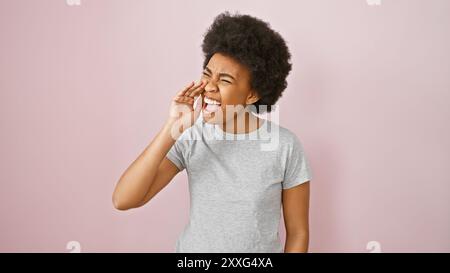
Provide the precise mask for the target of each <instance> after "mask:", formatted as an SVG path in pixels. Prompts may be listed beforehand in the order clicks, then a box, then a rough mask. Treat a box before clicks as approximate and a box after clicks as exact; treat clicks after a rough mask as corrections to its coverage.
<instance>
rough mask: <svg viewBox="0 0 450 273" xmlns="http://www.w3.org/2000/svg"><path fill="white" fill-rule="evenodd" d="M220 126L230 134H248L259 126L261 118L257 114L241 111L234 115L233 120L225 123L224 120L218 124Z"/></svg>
mask: <svg viewBox="0 0 450 273" xmlns="http://www.w3.org/2000/svg"><path fill="white" fill-rule="evenodd" d="M219 126H220V128H221V129H222V130H223V131H225V132H227V133H231V134H248V133H250V132H253V131H255V130H258V128H259V127H261V119H260V118H258V117H257V116H255V115H253V114H251V113H249V112H248V111H243V113H240V114H238V115H236V116H235V117H234V122H233V121H232V122H231V123H229V124H227V123H226V121H225V122H224V123H223V124H221V125H219Z"/></svg>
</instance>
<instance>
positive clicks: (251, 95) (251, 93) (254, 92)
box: [246, 90, 260, 104]
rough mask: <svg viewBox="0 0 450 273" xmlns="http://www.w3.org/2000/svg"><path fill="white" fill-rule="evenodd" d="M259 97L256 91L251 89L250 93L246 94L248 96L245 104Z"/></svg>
mask: <svg viewBox="0 0 450 273" xmlns="http://www.w3.org/2000/svg"><path fill="white" fill-rule="evenodd" d="M259 99H260V98H259V96H258V93H257V92H256V91H254V90H251V91H250V94H248V96H247V101H246V104H253V103H255V102H257V101H259Z"/></svg>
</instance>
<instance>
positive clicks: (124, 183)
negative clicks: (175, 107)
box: [113, 119, 175, 209]
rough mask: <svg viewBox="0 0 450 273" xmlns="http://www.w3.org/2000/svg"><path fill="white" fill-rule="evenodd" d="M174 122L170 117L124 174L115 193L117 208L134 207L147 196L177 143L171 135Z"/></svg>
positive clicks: (114, 198) (114, 199)
mask: <svg viewBox="0 0 450 273" xmlns="http://www.w3.org/2000/svg"><path fill="white" fill-rule="evenodd" d="M173 124H174V121H173V120H171V119H168V120H167V121H166V122H165V123H164V126H163V128H162V129H161V130H160V131H159V133H158V134H157V135H156V137H155V138H154V139H153V140H152V141H151V142H150V144H149V145H148V146H147V147H146V148H145V150H144V151H143V152H142V153H141V154H140V155H139V157H138V158H137V159H136V160H135V161H134V162H133V163H132V164H131V165H130V166H129V167H128V168H127V169H126V170H125V172H124V173H123V174H122V176H121V177H120V179H119V182H118V183H117V186H116V188H115V190H114V194H113V202H114V205H115V207H116V208H119V209H128V208H132V207H134V206H136V205H137V204H139V203H140V202H141V200H142V199H143V198H144V197H145V194H146V193H147V191H148V189H149V188H150V186H151V184H152V182H153V180H154V178H155V175H156V173H157V171H158V167H159V165H160V164H161V162H162V160H163V159H164V156H165V155H166V154H167V153H168V151H169V150H170V148H171V147H172V146H173V144H174V143H175V139H174V138H173V137H172V135H171V128H172V125H173Z"/></svg>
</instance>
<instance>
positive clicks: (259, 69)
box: [202, 11, 292, 114]
mask: <svg viewBox="0 0 450 273" xmlns="http://www.w3.org/2000/svg"><path fill="white" fill-rule="evenodd" d="M202 50H203V54H204V57H205V60H204V63H203V69H205V68H206V65H207V64H208V62H209V60H210V59H211V57H212V56H213V55H214V54H215V53H221V54H223V55H225V56H228V57H231V58H233V59H235V60H237V61H238V62H239V63H241V64H243V65H244V66H245V67H247V68H248V69H249V71H250V77H251V80H250V86H251V88H252V89H254V90H255V91H256V92H257V94H258V95H259V97H260V99H259V100H258V101H257V102H255V103H253V105H254V106H255V107H256V109H254V110H256V113H258V114H259V113H260V112H266V111H267V112H270V111H271V110H272V105H273V104H275V102H276V101H277V100H278V99H279V98H280V97H281V96H282V93H283V91H284V90H285V89H286V87H287V82H286V78H287V76H288V74H289V72H290V71H291V68H292V64H291V63H290V58H291V54H290V53H289V49H288V47H287V45H286V42H285V41H284V39H283V38H282V37H281V35H280V34H279V33H278V32H276V31H274V30H272V29H271V28H270V24H269V23H267V22H264V21H262V20H260V19H258V18H255V17H252V16H250V15H241V14H239V13H236V14H235V15H231V14H230V13H229V12H228V11H225V12H223V13H221V14H219V15H218V16H217V17H216V18H215V19H214V22H213V23H212V25H211V26H210V27H209V28H208V30H207V31H206V33H205V34H204V39H203V44H202ZM259 105H267V109H259V108H260V107H259ZM263 108H264V107H263ZM265 110H266V111H265Z"/></svg>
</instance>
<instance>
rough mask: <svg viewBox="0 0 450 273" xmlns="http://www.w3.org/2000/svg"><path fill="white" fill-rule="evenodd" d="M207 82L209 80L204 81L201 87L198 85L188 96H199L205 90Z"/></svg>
mask: <svg viewBox="0 0 450 273" xmlns="http://www.w3.org/2000/svg"><path fill="white" fill-rule="evenodd" d="M206 84H207V82H202V84H201V85H200V86H199V87H197V88H196V89H195V90H193V91H192V92H191V93H190V94H189V95H188V96H189V97H192V98H194V97H196V96H198V95H199V94H201V93H203V92H204V91H205V86H206Z"/></svg>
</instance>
